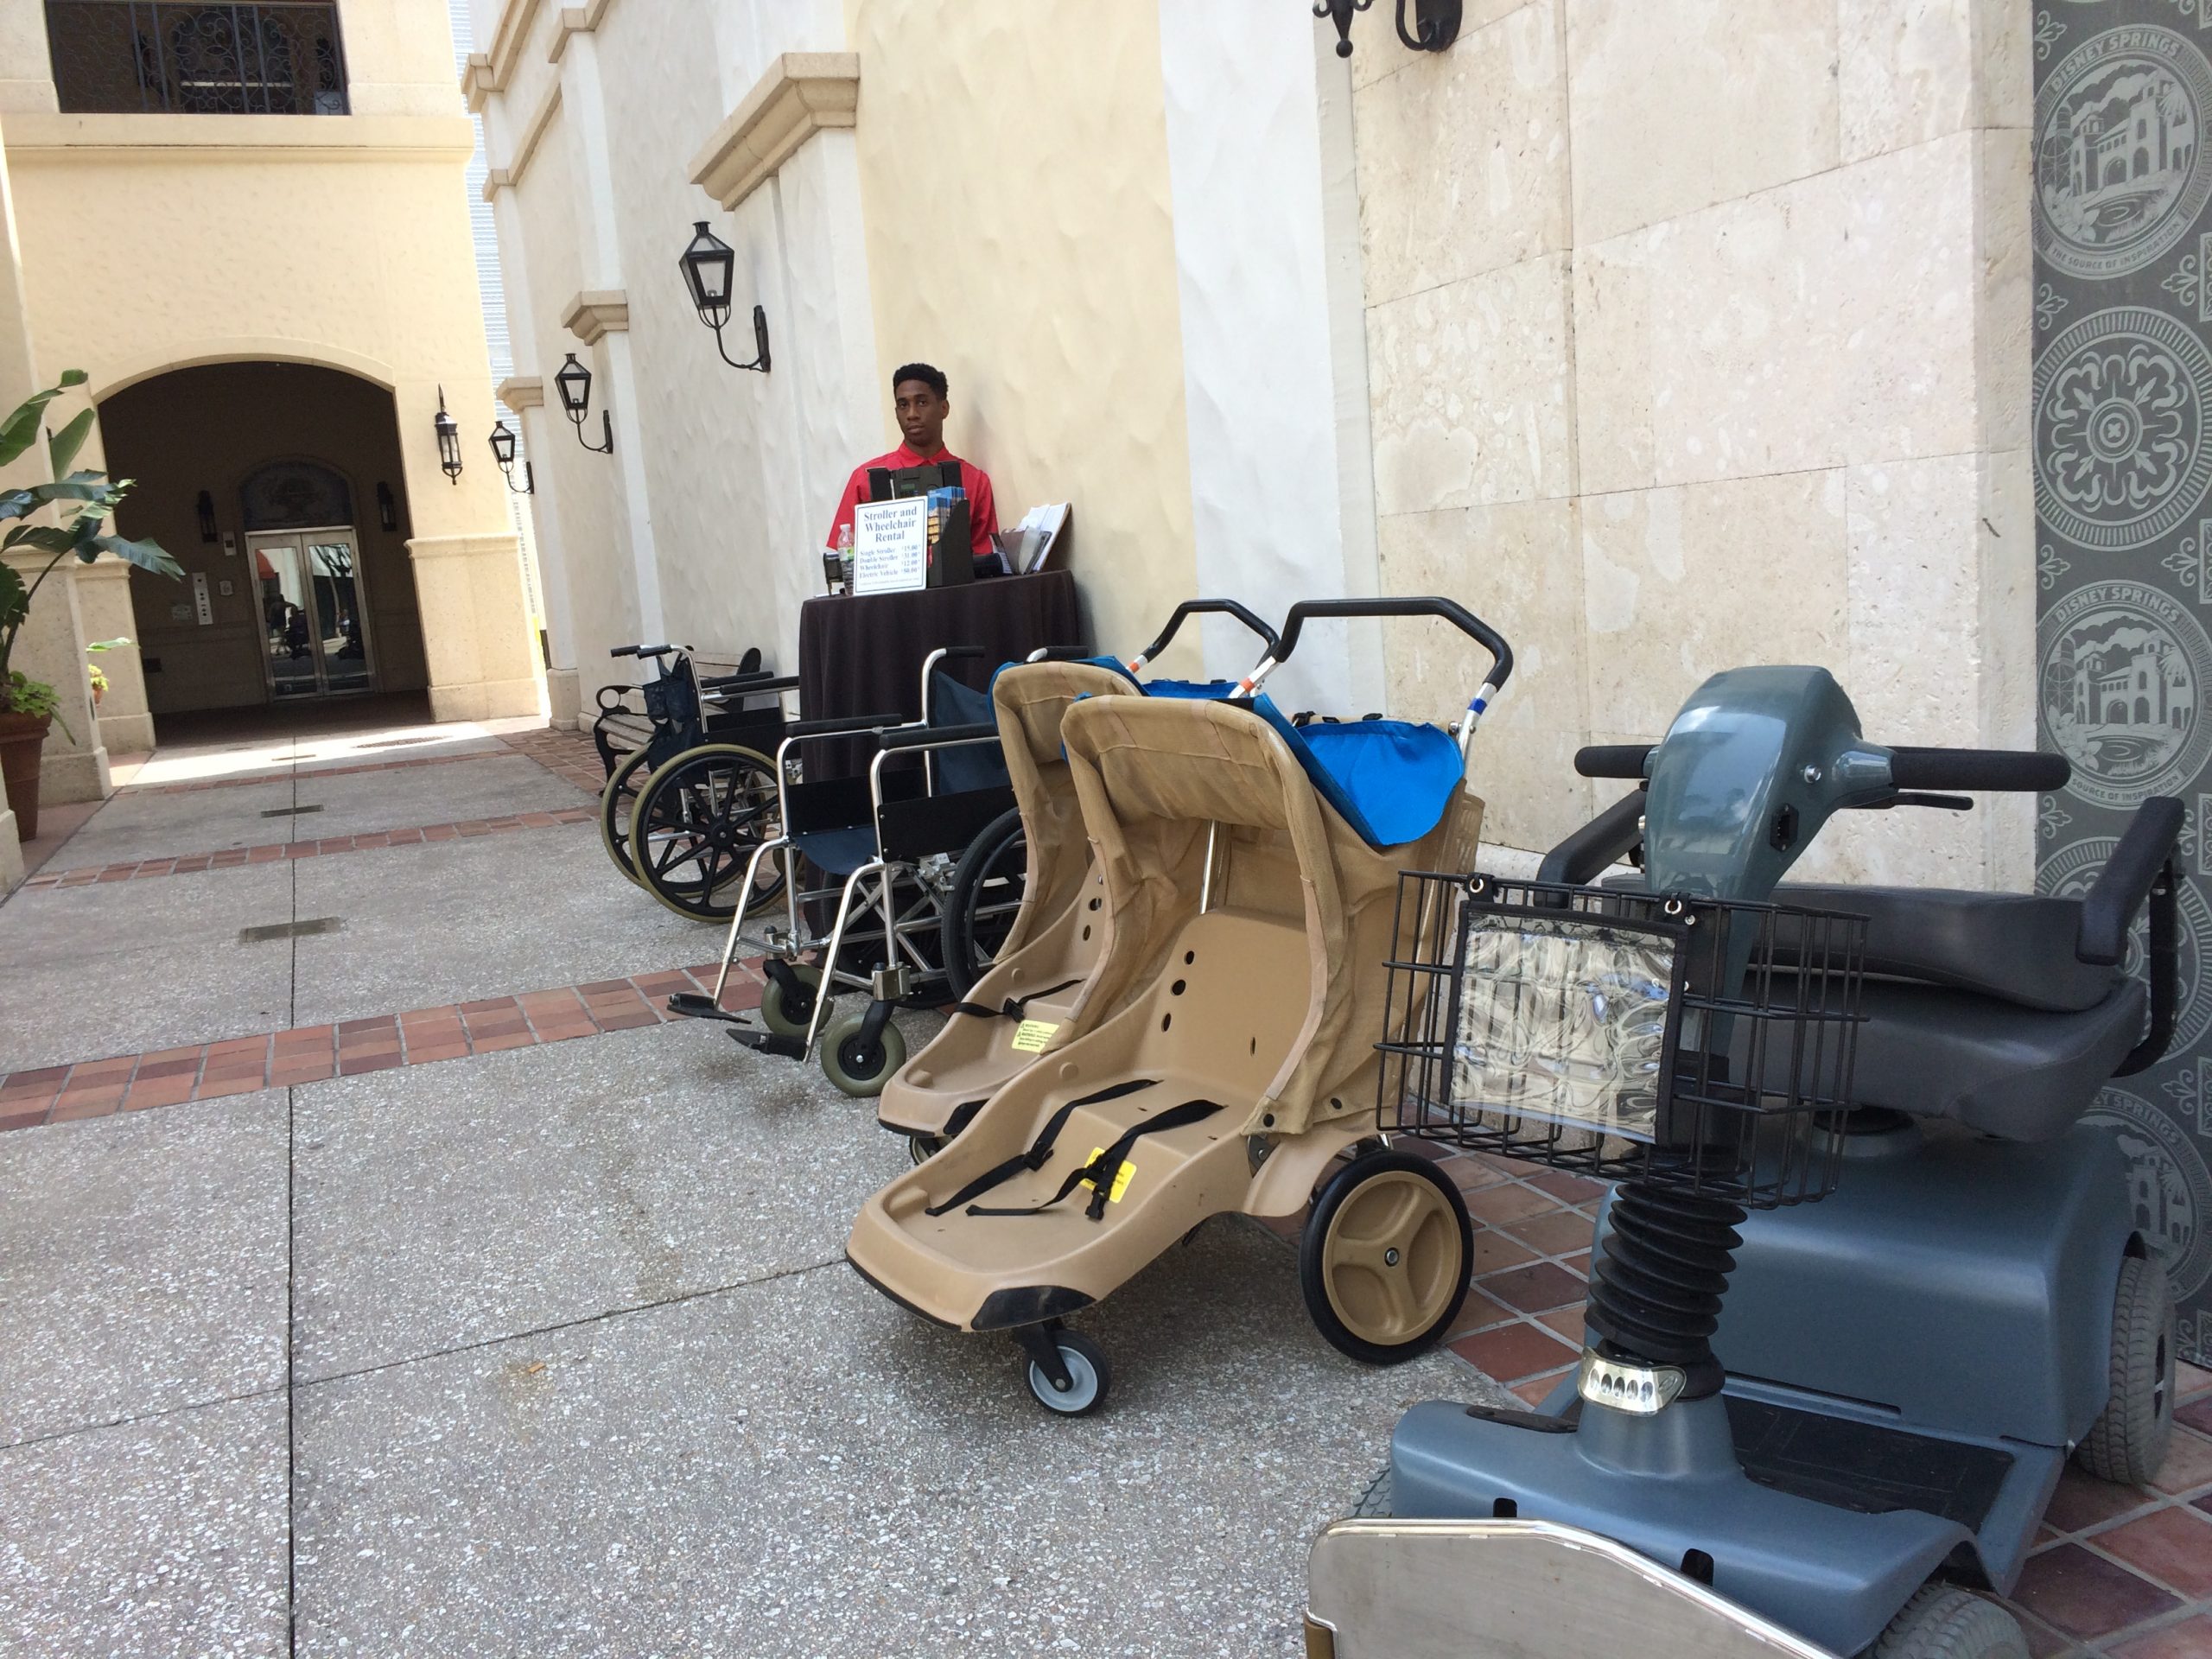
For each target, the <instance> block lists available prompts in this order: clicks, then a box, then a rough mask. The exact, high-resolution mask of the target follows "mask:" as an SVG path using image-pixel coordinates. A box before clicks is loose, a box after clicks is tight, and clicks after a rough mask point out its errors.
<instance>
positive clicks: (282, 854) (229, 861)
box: [23, 806, 599, 888]
mask: <svg viewBox="0 0 2212 1659" xmlns="http://www.w3.org/2000/svg"><path fill="white" fill-rule="evenodd" d="M598 816H599V815H598V813H597V812H595V811H594V810H593V809H592V808H590V807H588V806H564V807H562V808H561V809H560V810H557V811H551V812H517V813H512V814H511V815H509V816H506V817H497V818H467V819H464V820H462V821H461V822H460V823H426V824H422V825H418V826H416V827H414V828H411V829H379V830H377V831H375V832H373V833H372V834H368V835H359V836H324V837H322V838H321V839H320V840H315V841H280V842H267V843H264V845H262V846H259V847H232V848H227V849H225V850H223V851H221V852H219V853H186V854H182V855H176V856H173V857H169V858H143V859H140V860H139V861H137V862H136V863H132V864H95V865H87V866H86V867H85V868H81V869H74V870H51V871H41V873H40V874H36V875H34V876H32V877H31V878H30V879H29V880H27V881H25V882H24V883H23V886H24V887H26V888H35V887H93V886H96V885H98V884H99V883H102V882H107V881H143V880H146V879H147V878H148V877H149V876H156V875H191V874H197V873H198V872H200V871H201V870H224V869H233V868H237V867H238V865H240V864H268V863H273V862H275V861H277V860H279V859H289V858H320V857H321V856H323V855H326V854H328V853H365V852H372V851H374V850H375V849H378V848H383V847H416V846H420V845H422V844H423V843H424V842H438V841H469V840H474V838H475V837H477V836H499V835H510V834H512V833H513V832H514V831H515V830H518V829H552V828H554V827H555V826H556V825H559V824H564V823H591V822H592V821H593V820H594V819H595V818H596V817H598Z"/></svg>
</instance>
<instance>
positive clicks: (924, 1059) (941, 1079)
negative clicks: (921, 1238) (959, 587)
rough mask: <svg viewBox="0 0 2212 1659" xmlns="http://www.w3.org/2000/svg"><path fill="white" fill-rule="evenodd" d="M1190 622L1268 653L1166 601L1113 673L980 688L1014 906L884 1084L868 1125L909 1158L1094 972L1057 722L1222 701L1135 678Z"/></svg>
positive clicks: (1058, 1019) (1037, 1042)
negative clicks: (1144, 641) (937, 1026)
mask: <svg viewBox="0 0 2212 1659" xmlns="http://www.w3.org/2000/svg"><path fill="white" fill-rule="evenodd" d="M1202 614H1213V615H1222V616H1227V617H1230V618H1231V619H1233V620H1236V621H1237V622H1239V623H1241V624H1243V626H1245V627H1246V628H1249V630H1250V631H1251V632H1253V633H1254V634H1255V636H1257V638H1258V639H1259V640H1260V642H1261V645H1262V656H1261V659H1260V660H1261V661H1262V662H1265V661H1267V660H1268V657H1270V656H1272V655H1273V654H1274V652H1275V651H1276V650H1277V648H1278V644H1279V642H1278V641H1277V639H1276V638H1275V631H1274V629H1273V628H1271V627H1269V626H1268V625H1267V624H1266V623H1265V622H1263V621H1262V620H1260V619H1259V618H1258V617H1256V616H1255V615H1253V613H1251V612H1250V611H1249V610H1247V609H1246V608H1245V607H1243V606H1242V605H1239V604H1238V603H1237V602H1236V601H1235V600H1230V599H1192V600H1185V601H1184V602H1183V603H1182V604H1180V605H1178V606H1177V607H1175V613H1174V614H1173V616H1171V617H1169V618H1168V619H1167V626H1166V627H1164V628H1162V629H1161V630H1160V636H1159V638H1157V639H1154V641H1153V642H1152V643H1151V644H1150V645H1147V646H1146V647H1145V648H1144V649H1143V650H1142V651H1141V652H1138V653H1137V654H1136V655H1135V657H1134V658H1131V659H1130V661H1129V664H1128V668H1127V669H1126V670H1124V669H1122V667H1121V666H1120V665H1118V664H1109V662H1108V661H1105V660H1093V661H1077V662H1065V661H1043V662H1030V663H1020V664H1012V665H1010V666H1008V667H1007V668H1005V669H1002V670H1001V671H1000V672H999V673H998V675H997V676H996V677H995V678H994V679H993V680H992V682H991V702H992V707H993V712H994V714H995V715H996V717H997V721H998V728H999V743H1000V750H1001V753H1002V754H1003V755H1004V756H1005V759H1006V767H1007V774H1008V776H1009V777H1010V779H1011V780H1012V782H1013V785H1014V802H1015V804H1016V806H1017V807H1018V809H1019V810H1020V818H1021V833H1022V836H1023V838H1024V841H1025V842H1026V845H1025V848H1024V859H1025V879H1024V881H1023V885H1022V895H1021V901H1020V908H1019V909H1018V910H1017V911H1016V912H1014V920H1013V923H1012V925H1010V926H1009V927H1008V929H1007V934H1006V938H1005V939H1004V941H1003V942H1002V943H1001V944H1000V945H999V947H998V950H997V953H996V955H995V959H994V960H993V962H992V963H991V964H990V966H989V968H988V970H987V971H986V972H985V973H984V975H983V976H982V978H981V979H979V980H978V981H976V983H975V984H974V985H973V986H971V987H970V988H969V993H968V995H967V996H966V997H964V998H963V1000H961V1001H957V1002H956V1003H954V1004H953V1005H952V1015H951V1018H950V1020H949V1021H948V1022H947V1023H946V1025H945V1028H944V1030H943V1031H942V1032H940V1033H938V1036H937V1037H936V1038H935V1039H933V1040H931V1043H930V1045H929V1046H928V1047H927V1048H925V1049H924V1050H923V1051H922V1052H920V1053H919V1054H918V1055H916V1056H915V1057H914V1058H912V1060H910V1061H909V1062H907V1064H906V1065H905V1066H903V1067H901V1068H900V1070H899V1074H898V1075H897V1076H896V1077H893V1079H892V1080H891V1081H890V1082H889V1083H887V1084H885V1085H884V1089H883V1093H882V1096H881V1097H880V1100H879V1101H878V1103H877V1107H876V1116H877V1121H878V1122H880V1123H881V1124H882V1125H883V1127H884V1128H887V1129H891V1130H893V1131H894V1132H896V1133H899V1134H902V1135H906V1137H907V1139H908V1144H909V1145H910V1146H911V1147H912V1148H913V1152H914V1161H915V1162H917V1163H919V1162H920V1161H921V1160H923V1159H924V1158H925V1157H927V1156H929V1155H930V1154H931V1153H933V1152H935V1151H937V1150H938V1148H939V1147H943V1146H944V1143H945V1141H948V1140H949V1139H950V1138H951V1137H952V1136H953V1135H957V1134H958V1133H959V1132H960V1131H961V1130H962V1129H963V1128H966V1127H967V1125H968V1122H969V1120H970V1119H972V1118H973V1117H974V1116H975V1115H976V1113H977V1112H978V1111H980V1110H981V1109H982V1105H983V1103H984V1102H985V1101H987V1100H988V1099H989V1098H990V1096H992V1095H993V1094H994V1093H995V1092H996V1090H998V1087H999V1085H1000V1084H1003V1083H1004V1082H1006V1080H1007V1078H1009V1077H1012V1076H1013V1075H1014V1073H1015V1072H1016V1071H1020V1070H1021V1069H1022V1068H1023V1067H1024V1066H1026V1065H1028V1064H1029V1062H1030V1061H1031V1060H1033V1059H1034V1058H1036V1056H1037V1053H1038V1052H1039V1048H1040V1047H1041V1046H1042V1044H1043V1043H1044V1041H1045V1040H1046V1039H1047V1038H1048V1037H1049V1036H1050V1035H1051V1034H1052V1033H1053V1032H1056V1031H1057V1030H1058V1028H1059V1027H1060V1026H1062V1025H1063V1024H1065V1022H1066V1020H1067V1018H1068V1014H1069V1012H1070V1010H1071V1008H1072V1007H1073V1006H1074V1002H1075V999H1076V996H1077V993H1078V992H1079V991H1080V990H1081V989H1082V988H1083V985H1084V982H1085V981H1086V980H1088V979H1089V978H1090V973H1091V969H1093V968H1095V967H1096V965H1097V962H1098V956H1099V951H1100V950H1101V948H1102V947H1103V944H1104V941H1105V933H1106V930H1105V925H1104V917H1103V913H1102V912H1103V907H1104V905H1105V893H1106V888H1105V880H1104V876H1103V873H1102V872H1101V871H1100V870H1099V869H1098V868H1097V867H1096V864H1095V863H1094V862H1093V861H1092V860H1091V856H1090V842H1089V841H1088V840H1087V839H1085V837H1084V829H1083V813H1082V810H1081V808H1080V807H1079V806H1078V804H1077V801H1076V793H1075V781H1074V779H1073V776H1072V775H1071V767H1070V766H1069V763H1068V758H1067V755H1066V753H1065V749H1064V747H1063V745H1062V741H1061V730H1060V725H1061V721H1062V720H1063V718H1064V717H1065V715H1066V714H1067V711H1068V710H1069V709H1071V708H1072V707H1074V706H1075V704H1076V703H1077V702H1080V701H1082V700H1083V699H1084V698H1088V697H1096V696H1130V695H1135V694H1140V693H1141V695H1143V696H1154V697H1178V698H1204V699H1213V700H1218V699H1220V698H1224V697H1226V696H1228V695H1229V694H1230V692H1231V691H1233V690H1236V682H1235V681H1230V680H1200V681H1192V680H1152V681H1145V680H1143V679H1141V676H1142V674H1143V673H1144V671H1145V668H1146V665H1147V664H1149V663H1151V662H1153V661H1154V660H1155V659H1157V658H1158V657H1159V656H1160V653H1161V652H1164V651H1166V649H1167V647H1168V646H1169V645H1172V644H1173V642H1174V639H1175V636H1176V635H1177V634H1178V633H1179V632H1181V631H1182V626H1183V624H1184V623H1185V621H1186V620H1188V619H1190V618H1191V617H1192V616H1197V615H1202ZM985 833H986V834H987V835H988V833H989V832H988V831H986V832H985Z"/></svg>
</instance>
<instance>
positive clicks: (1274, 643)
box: [1129, 599, 1281, 674]
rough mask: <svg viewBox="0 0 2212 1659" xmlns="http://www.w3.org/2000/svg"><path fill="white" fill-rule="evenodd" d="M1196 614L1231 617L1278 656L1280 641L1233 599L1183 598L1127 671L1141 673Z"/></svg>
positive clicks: (1265, 625)
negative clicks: (1165, 623)
mask: <svg viewBox="0 0 2212 1659" xmlns="http://www.w3.org/2000/svg"><path fill="white" fill-rule="evenodd" d="M1198 615H1213V616H1232V617H1235V618H1236V620H1238V621H1239V622H1242V623H1243V625H1244V626H1246V627H1248V628H1249V629H1250V630H1251V631H1252V632H1254V633H1256V634H1258V635H1259V636H1260V638H1261V639H1262V640H1264V641H1265V642H1266V644H1267V647H1268V652H1269V653H1270V654H1275V653H1278V652H1280V651H1281V641H1280V640H1279V639H1277V638H1276V635H1275V631H1274V629H1273V628H1271V627H1269V626H1268V625H1267V624H1266V623H1264V622H1262V620H1260V619H1259V618H1258V617H1256V616H1255V615H1254V614H1253V613H1251V612H1250V611H1249V610H1247V609H1245V608H1244V607H1243V606H1242V605H1239V604H1238V603H1237V602H1236V601H1235V600H1233V599H1186V600H1185V601H1183V602H1182V603H1181V604H1180V605H1178V606H1177V607H1175V614H1174V615H1173V616H1171V617H1169V618H1168V619H1167V626H1166V627H1164V628H1162V629H1161V630H1160V638H1158V639H1155V640H1154V641H1153V642H1152V643H1151V644H1150V645H1147V646H1146V647H1145V648H1144V649H1143V650H1142V651H1141V652H1137V654H1136V656H1135V658H1132V659H1131V660H1130V663H1129V671H1130V672H1131V673H1133V674H1141V673H1143V672H1144V665H1145V664H1147V663H1148V662H1150V661H1152V659H1153V658H1155V657H1157V656H1159V655H1160V652H1163V651H1165V650H1166V649H1167V647H1168V646H1169V645H1171V644H1172V643H1173V641H1174V639H1175V636H1176V634H1177V633H1178V632H1180V631H1181V629H1182V626H1183V622H1184V620H1185V618H1186V617H1191V616H1198Z"/></svg>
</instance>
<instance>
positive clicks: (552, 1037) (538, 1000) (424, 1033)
mask: <svg viewBox="0 0 2212 1659" xmlns="http://www.w3.org/2000/svg"><path fill="white" fill-rule="evenodd" d="M714 984H715V967H714V964H712V963H709V964H706V965H704V966H702V967H697V968H691V969H676V970H674V971H672V972H670V973H663V974H646V975H641V976H639V977H638V978H635V979H609V980H600V981H597V982H594V983H592V984H589V985H563V986H561V987H559V988H556V989H554V990H550V991H527V992H524V994H523V995H520V996H494V997H486V998H485V999H483V1000H482V1001H475V1002H463V1003H460V1004H450V1003H449V1004H447V1005H446V1006H444V1007H435V1008H410V1009H409V1010H408V1011H407V1012H405V1013H404V1014H378V1015H377V1016H375V1017H374V1018H372V1019H367V1020H346V1021H345V1022H344V1023H342V1024H340V1025H337V1026H304V1027H295V1028H293V1029H292V1030H289V1031H279V1032H272V1033H267V1034H265V1035H263V1036H259V1037H238V1038H232V1039H230V1040H228V1041H226V1042H220V1043H208V1044H206V1045H203V1046H198V1047H192V1048H167V1049H162V1050H160V1051H158V1052H155V1053H150V1054H120V1055H117V1056H115V1057H113V1058H109V1059H102V1060H86V1061H84V1062H82V1063H80V1064H79V1065H45V1066H38V1067H35V1068H34V1069H32V1070H29V1071H15V1072H10V1073H8V1074H6V1075H4V1076H0V1131H4V1130H7V1129H28V1128H35V1127H36V1126H37V1125H39V1124H41V1123H65V1122H72V1121H73V1120H75V1119H78V1118H86V1117H108V1116H113V1115H114V1114H115V1113H116V1112H118V1111H140V1110H143V1109H146V1108H149V1107H154V1106H175V1105H178V1104H181V1103H183V1102H185V1101H188V1100H216V1099H219V1098H221V1097H222V1096H226V1095H242V1094H246V1093H249V1092H251V1090H256V1089H272V1088H282V1087H286V1086H289V1085H295V1084H307V1083H321V1082H323V1081H325V1080H327V1079H328V1078H331V1077H358V1076H359V1075H361V1074H362V1073H364V1072H368V1071H389V1070H391V1069H392V1068H393V1067H396V1066H403V1065H432V1064H435V1062H437V1061H440V1060H457V1059H462V1058H466V1057H467V1056H468V1055H471V1054H487V1053H494V1052H499V1050H502V1049H509V1048H529V1047H533V1046H537V1045H540V1044H544V1043H559V1042H566V1041H568V1040H569V1039H571V1038H575V1037H595V1036H598V1035H599V1034H600V1033H602V1032H609V1031H630V1030H634V1029H637V1028H639V1027H645V1026H657V1025H659V1024H661V1023H663V1022H664V1021H665V1020H673V1019H675V1018H676V1017H677V1016H676V1015H674V1014H670V1013H668V1012H667V1009H666V1004H667V1000H668V997H669V995H670V994H671V993H672V992H676V991H702V992H707V991H712V990H713V989H714ZM760 987H761V980H760V971H759V969H757V968H756V967H755V966H754V965H753V963H750V962H744V963H738V964H737V965H736V966H735V967H734V969H732V971H731V976H730V983H729V985H728V988H726V989H725V990H724V991H723V994H722V1006H723V1007H727V1008H728V1009H730V1010H731V1011H733V1012H738V1011H741V1010H743V1009H747V1008H754V1007H760Z"/></svg>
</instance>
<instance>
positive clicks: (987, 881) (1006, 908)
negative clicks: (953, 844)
mask: <svg viewBox="0 0 2212 1659" xmlns="http://www.w3.org/2000/svg"><path fill="white" fill-rule="evenodd" d="M1028 869H1029V841H1028V837H1027V836H1025V835H1024V834H1023V833H1022V828H1021V814H1020V811H1019V810H1016V811H1011V812H1003V813H1001V814H1000V815H999V816H998V817H995V818H993V819H992V820H991V821H990V822H989V823H987V824H985V825H984V826H983V829H982V834H981V835H979V836H976V839H975V840H973V841H971V842H969V843H968V850H967V851H966V852H964V853H963V854H961V855H960V865H959V868H958V869H957V870H956V871H955V872H954V873H953V877H952V888H951V891H950V893H947V894H946V896H945V901H944V977H945V980H946V982H947V983H948V984H950V986H951V988H952V994H953V995H955V996H965V995H968V993H969V990H970V989H972V988H974V986H975V983H976V981H977V980H979V979H981V978H982V976H984V975H985V974H987V973H988V972H989V971H990V969H991V964H992V963H993V962H994V961H995V960H996V959H997V957H998V953H999V949H1000V947H1001V946H1002V945H1003V944H1005V943H1006V938H1007V933H1008V932H1009V931H1012V929H1013V927H1014V916H1015V914H1016V912H1019V911H1020V908H1021V895H1022V892H1023V889H1024V887H1026V886H1027V879H1028Z"/></svg>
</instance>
